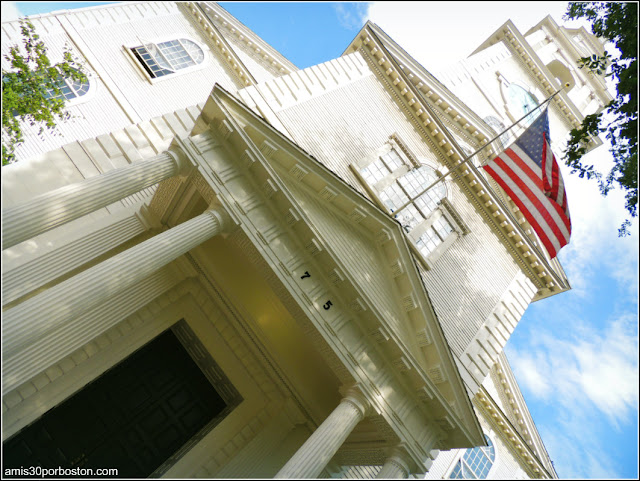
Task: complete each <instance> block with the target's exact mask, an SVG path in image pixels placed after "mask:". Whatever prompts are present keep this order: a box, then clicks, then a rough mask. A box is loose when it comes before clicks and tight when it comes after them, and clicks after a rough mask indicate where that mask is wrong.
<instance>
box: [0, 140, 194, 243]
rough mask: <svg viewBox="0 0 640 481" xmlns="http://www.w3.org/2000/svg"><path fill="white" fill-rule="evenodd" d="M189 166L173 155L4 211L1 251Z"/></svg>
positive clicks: (74, 185)
mask: <svg viewBox="0 0 640 481" xmlns="http://www.w3.org/2000/svg"><path fill="white" fill-rule="evenodd" d="M186 165H187V162H186V161H185V160H183V159H182V160H181V159H180V158H179V156H178V154H176V153H174V152H170V151H167V152H163V153H162V154H159V155H156V156H155V157H152V158H151V159H148V160H144V161H141V162H134V163H133V164H131V165H128V166H126V167H122V168H119V169H115V170H112V171H109V172H107V173H105V174H101V175H97V176H95V177H90V178H88V179H86V180H84V181H82V182H78V183H76V184H71V185H66V186H64V187H61V188H59V189H56V190H52V191H51V192H47V193H45V194H42V195H39V196H37V197H35V198H33V199H31V200H30V201H27V202H24V203H22V204H19V205H16V206H13V207H8V208H6V209H3V210H2V248H3V249H7V248H9V247H11V246H14V245H16V244H19V243H20V242H23V241H25V240H27V239H31V238H32V237H35V236H37V235H39V234H42V233H43V232H47V231H48V230H51V229H53V228H54V227H58V226H60V225H62V224H65V223H67V222H70V221H72V220H74V219H77V218H79V217H82V216H83V215H86V214H89V213H91V212H94V211H96V210H98V209H100V208H102V207H105V206H107V205H109V204H113V203H114V202H117V201H119V200H121V199H124V198H125V197H127V196H129V195H131V194H135V193H136V192H139V191H141V190H142V189H145V188H146V187H149V186H151V185H154V184H157V183H158V182H160V181H162V180H164V179H168V178H169V177H173V176H175V175H177V174H178V173H179V172H180V171H181V170H182V169H184V168H185V167H186Z"/></svg>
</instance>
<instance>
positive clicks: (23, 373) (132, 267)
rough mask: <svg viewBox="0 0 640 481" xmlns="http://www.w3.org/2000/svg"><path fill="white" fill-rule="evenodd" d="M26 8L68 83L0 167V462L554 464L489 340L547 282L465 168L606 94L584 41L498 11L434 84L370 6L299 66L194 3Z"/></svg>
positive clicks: (497, 193)
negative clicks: (543, 116)
mask: <svg viewBox="0 0 640 481" xmlns="http://www.w3.org/2000/svg"><path fill="white" fill-rule="evenodd" d="M31 21H32V22H33V23H34V25H35V26H36V29H37V31H38V32H39V34H40V35H41V37H42V38H43V39H44V41H45V43H46V44H47V46H48V48H49V53H50V57H51V58H52V59H54V60H57V58H56V56H60V55H62V51H63V49H64V47H65V46H68V47H71V48H72V50H73V52H74V54H76V56H78V57H79V58H80V59H81V60H82V61H83V63H84V65H85V66H86V70H87V72H88V81H87V82H86V83H84V84H81V83H72V82H69V81H67V80H65V79H61V82H63V83H64V85H63V86H64V89H63V90H64V92H65V96H66V98H67V99H68V105H69V111H70V112H71V114H72V118H71V119H70V120H69V121H67V122H64V123H61V124H60V125H59V127H58V129H57V133H56V135H49V134H45V135H44V136H42V135H40V136H39V135H38V134H37V132H36V131H35V130H33V131H30V130H28V129H29V127H28V126H25V129H27V133H26V141H25V143H24V144H23V145H21V146H20V147H19V149H18V150H17V156H18V158H19V161H18V162H17V163H15V164H12V165H10V166H7V167H3V169H2V170H3V172H2V173H3V175H2V195H3V203H2V243H3V253H2V255H3V266H2V273H3V274H2V297H3V299H2V302H3V316H2V348H3V354H2V356H3V357H2V382H3V386H2V389H3V415H2V416H3V432H2V435H3V459H4V466H3V469H6V468H19V467H27V466H34V465H38V464H40V465H41V466H42V467H48V468H52V467H58V466H61V467H64V468H69V469H71V468H79V469H85V470H88V469H93V470H96V469H101V468H116V469H118V472H119V475H120V476H127V477H147V476H152V477H160V476H165V477H192V478H195V477H206V478H256V477H258V478H268V477H281V478H282V477H284V478H289V477H310V478H317V477H346V478H348V477H380V478H403V477H425V476H426V477H428V478H468V477H476V478H486V477H490V478H508V479H511V478H518V479H520V478H522V479H524V478H556V477H557V474H556V472H555V470H554V468H553V464H552V463H551V460H550V458H549V455H548V453H547V452H546V450H545V448H544V444H543V442H542V440H541V438H540V436H539V434H538V432H537V430H536V427H535V424H534V420H533V419H532V418H531V416H530V414H529V412H528V410H527V407H526V403H525V402H524V399H523V397H522V395H521V393H520V390H519V388H518V385H517V381H516V380H515V377H514V376H513V373H512V371H511V369H510V367H509V363H508V360H507V358H506V356H505V354H504V352H503V349H504V346H505V344H506V342H507V341H508V339H509V336H510V335H511V333H512V332H513V330H514V329H515V327H516V326H517V323H518V322H519V320H520V318H521V317H522V314H523V313H524V311H525V309H526V308H527V306H528V305H529V303H530V302H544V298H546V297H549V296H552V295H555V294H558V293H561V292H563V291H566V290H567V289H569V288H570V284H569V280H568V279H567V277H566V275H565V274H564V271H563V269H562V266H561V265H560V263H559V262H558V261H557V259H550V258H549V256H548V254H547V253H546V252H545V250H544V248H543V247H542V246H541V244H540V243H539V240H538V239H537V237H536V236H535V233H533V231H532V229H531V226H530V225H529V224H528V223H527V221H526V220H525V219H524V217H523V216H522V213H521V212H520V211H519V210H518V209H517V207H516V206H515V204H513V203H512V202H511V200H510V199H509V198H508V196H506V194H505V193H504V192H503V191H502V190H501V189H500V188H499V187H498V186H497V184H495V183H494V182H493V181H492V180H490V179H489V178H488V177H487V176H486V175H485V174H484V173H483V170H482V169H481V168H480V167H479V166H480V164H481V163H482V162H483V161H485V160H487V159H489V158H491V156H492V155H495V154H496V153H498V152H500V151H501V149H503V147H504V145H505V144H507V143H508V142H509V141H510V139H509V138H508V135H514V136H517V135H518V134H519V133H521V132H522V131H523V128H524V127H523V128H520V130H519V131H518V130H516V131H514V132H513V133H512V134H507V136H500V137H498V138H496V137H497V135H498V134H499V133H500V132H501V130H502V126H504V125H511V123H512V122H514V121H515V120H518V118H520V117H521V116H522V115H524V114H526V113H527V112H528V111H529V110H531V109H532V108H535V106H537V105H538V104H539V103H540V102H542V101H543V100H544V99H546V98H547V97H549V96H550V95H552V94H554V93H555V92H556V91H557V90H558V89H559V88H561V86H563V85H565V87H564V89H563V90H562V92H561V93H560V94H558V95H557V96H556V97H554V99H553V100H552V101H551V102H550V106H549V119H550V124H551V133H552V136H553V137H552V139H551V141H552V147H554V150H556V151H559V150H560V148H561V147H562V142H563V139H564V138H565V136H566V134H567V132H568V131H569V130H570V129H571V128H574V127H575V126H577V125H579V124H580V122H581V119H582V118H583V117H584V115H586V114H588V113H591V112H593V111H596V110H598V109H600V108H602V106H603V105H604V104H606V103H607V102H608V99H609V97H607V95H608V94H606V90H605V88H604V83H603V81H602V79H599V78H597V77H592V76H587V75H585V74H584V73H583V72H581V71H580V70H578V69H576V68H575V67H574V65H575V60H576V59H577V58H578V57H580V56H584V55H583V54H584V53H585V52H601V51H602V45H601V44H600V43H599V42H598V41H597V40H595V38H594V37H592V36H591V35H589V34H588V33H587V32H585V31H584V30H575V31H574V30H568V29H565V28H564V27H560V26H558V25H557V24H555V22H554V21H553V20H552V19H551V18H550V17H547V18H545V19H543V20H542V21H541V22H540V23H539V24H537V25H536V26H534V27H533V28H532V29H531V30H529V31H528V32H526V33H524V34H523V33H521V32H519V31H518V29H517V28H516V27H515V26H514V25H513V24H512V23H511V22H507V23H506V24H505V25H503V26H501V27H500V28H499V29H498V30H496V32H495V34H494V35H492V36H491V37H490V38H489V39H487V41H486V42H484V43H483V44H482V45H481V46H479V47H478V49H477V50H476V51H475V52H474V54H472V55H471V56H470V57H469V58H468V59H466V60H465V61H463V62H461V63H460V64H459V65H458V66H456V67H455V68H454V69H452V70H451V71H449V72H446V73H443V74H439V75H438V78H436V77H435V76H433V75H432V74H431V73H430V72H429V71H428V70H426V69H425V68H424V67H423V66H421V65H420V64H419V63H418V62H416V61H415V60H414V59H413V58H411V57H410V56H409V55H408V54H407V53H406V52H405V51H404V50H403V49H402V47H401V46H400V45H398V44H397V43H396V42H394V41H393V39H392V38H390V37H389V36H388V35H386V34H385V33H384V32H383V31H382V30H381V29H380V28H379V27H378V26H376V25H375V24H372V23H367V24H366V25H364V26H363V28H362V29H361V31H360V32H359V33H358V34H357V36H356V37H355V38H354V40H353V41H352V42H351V44H350V45H348V46H346V50H345V52H344V53H343V55H342V56H340V57H339V58H337V59H334V60H331V61H329V62H326V63H323V64H320V65H317V66H314V67H310V68H307V69H303V70H300V69H297V68H296V67H295V66H294V65H293V64H291V63H290V62H289V61H288V60H286V59H285V58H284V57H283V56H282V55H281V54H280V53H278V52H277V51H276V50H274V49H273V48H272V47H271V46H269V45H268V44H267V43H266V42H265V41H264V40H262V39H261V38H259V37H258V36H257V35H256V34H255V33H253V32H252V31H251V30H250V29H248V28H247V27H246V26H244V25H243V24H242V23H240V22H239V21H238V20H237V19H235V18H233V17H232V16H231V15H230V14H229V13H228V12H226V11H225V10H224V9H223V8H221V7H220V6H218V5H217V4H215V3H212V2H179V3H171V2H139V3H128V4H123V5H112V6H104V7H94V8H88V9H79V10H74V11H69V12H58V13H53V14H48V15H42V16H37V17H33V18H31ZM2 27H3V31H2V35H3V40H2V48H3V50H4V49H6V48H8V46H9V45H11V44H14V43H18V42H19V38H20V37H19V24H18V22H6V23H3V24H2ZM427 67H428V66H427ZM487 144H489V145H487ZM597 144H598V141H597V140H594V142H593V144H592V147H597ZM483 146H484V147H485V148H484V149H483V150H481V151H480V152H478V153H477V154H475V156H474V158H473V159H472V161H471V162H468V163H466V164H463V165H462V166H460V165H459V164H461V163H462V162H463V161H464V159H465V158H467V156H469V155H471V154H473V153H474V152H476V151H478V150H479V149H480V148H481V147H483ZM452 169H457V170H456V171H455V173H454V174H453V175H451V176H446V177H444V178H442V177H443V174H445V173H447V172H448V171H449V170H452ZM431 184H433V187H432V188H430V189H428V190H427V191H426V192H423V190H424V189H425V188H426V187H428V186H430V185H431ZM569 196H570V193H569Z"/></svg>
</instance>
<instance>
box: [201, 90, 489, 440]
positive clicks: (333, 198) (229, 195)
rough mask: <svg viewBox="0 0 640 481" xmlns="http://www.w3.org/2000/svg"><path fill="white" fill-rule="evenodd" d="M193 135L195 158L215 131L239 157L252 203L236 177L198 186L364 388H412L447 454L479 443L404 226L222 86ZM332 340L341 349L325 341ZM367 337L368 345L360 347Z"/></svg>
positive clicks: (225, 171) (214, 176)
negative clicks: (272, 220)
mask: <svg viewBox="0 0 640 481" xmlns="http://www.w3.org/2000/svg"><path fill="white" fill-rule="evenodd" d="M197 126H198V127H197V128H196V129H195V130H194V132H193V134H192V135H193V136H192V137H191V139H192V141H193V145H194V146H195V150H196V151H204V150H206V147H203V148H200V147H198V143H199V140H198V139H199V137H201V138H205V137H207V136H210V135H211V134H210V133H209V132H210V131H213V132H214V135H215V136H216V138H219V139H223V140H222V142H223V144H224V146H225V150H227V151H230V152H234V153H235V155H236V157H237V166H238V167H240V168H241V169H242V170H243V172H244V175H245V176H246V177H247V178H248V179H249V182H250V184H251V185H252V186H253V187H252V188H253V189H254V191H253V192H249V190H251V189H250V188H249V187H248V185H249V184H247V185H245V186H243V187H240V186H239V184H238V186H237V188H236V192H231V190H229V189H228V188H227V187H228V185H230V183H232V182H233V181H230V180H229V179H236V178H237V174H234V173H231V170H232V169H231V167H222V166H217V167H215V168H213V169H211V172H210V175H208V174H207V173H206V172H203V175H204V176H205V177H208V178H209V179H210V181H211V182H212V184H214V185H213V187H214V190H215V189H220V190H222V191H224V193H223V194H220V195H219V197H220V199H221V202H222V203H223V204H225V207H227V208H229V210H230V211H232V214H233V215H235V216H237V217H238V221H239V224H240V225H241V226H243V228H246V229H247V233H248V235H251V236H255V237H254V238H255V239H257V241H256V245H257V246H258V245H259V246H260V248H261V249H263V251H264V255H265V257H268V258H269V259H270V262H272V263H273V264H274V267H275V268H276V271H277V273H278V274H279V275H281V276H282V278H283V280H284V281H286V282H285V283H286V284H287V285H289V286H291V292H292V295H294V297H297V298H298V299H299V300H300V304H301V306H304V307H305V309H307V312H308V314H309V316H310V317H313V318H317V319H318V329H319V331H322V332H323V333H324V334H325V335H326V336H327V338H328V342H329V343H330V344H331V343H333V348H334V349H335V350H336V351H337V354H338V355H339V357H342V358H344V359H345V366H347V367H348V368H349V369H351V370H352V371H353V373H354V377H355V378H356V379H359V381H358V382H362V381H363V380H364V379H365V378H366V375H365V374H364V373H365V371H366V370H367V369H374V368H378V369H384V370H385V371H388V373H389V376H388V377H389V379H391V378H394V381H393V383H395V384H394V386H395V387H394V389H392V390H391V391H392V394H391V395H394V394H396V395H400V392H399V391H401V390H405V387H406V386H410V388H409V391H408V392H409V395H408V396H407V395H406V392H405V393H403V394H402V396H401V397H402V399H403V402H404V403H405V404H406V403H407V402H410V405H411V407H410V410H417V411H420V412H422V413H428V417H431V418H432V419H433V421H434V423H435V424H436V425H438V426H439V427H440V429H441V430H442V431H443V432H446V435H445V438H446V442H445V444H442V445H439V448H440V449H450V448H454V447H466V446H471V445H474V443H477V442H481V439H482V435H481V430H480V427H479V424H478V421H477V418H476V416H475V413H474V411H473V408H472V406H471V402H470V400H469V398H468V395H467V393H466V390H465V387H464V384H463V381H462V379H461V376H460V373H459V372H458V369H457V367H456V363H455V361H454V359H453V357H452V354H451V352H450V349H449V347H448V345H447V342H446V339H445V337H444V335H443V332H442V329H441V327H440V324H439V321H438V319H437V317H436V314H435V311H434V310H433V308H432V306H431V302H430V300H429V298H428V294H427V292H426V290H425V288H424V285H423V284H422V280H421V278H420V275H419V272H418V269H417V267H416V265H415V261H414V258H413V255H412V253H411V251H410V248H409V246H408V244H407V241H406V238H405V235H404V233H403V231H402V229H401V226H400V225H399V224H398V223H397V222H396V221H395V220H394V219H391V218H390V217H388V216H387V215H386V214H385V213H383V212H382V211H381V210H380V209H379V208H378V207H377V206H375V205H374V204H373V203H372V202H371V201H369V200H368V199H367V198H365V197H364V196H362V195H361V194H360V193H358V192H356V191H355V190H354V189H353V188H352V187H350V186H349V185H348V184H346V183H345V182H343V181H342V180H341V179H340V178H338V177H337V176H336V175H335V174H334V173H332V172H331V171H329V170H328V169H327V168H326V167H324V166H323V165H322V164H321V163H320V162H318V161H316V160H315V159H314V158H313V157H311V156H310V155H308V154H307V153H306V152H304V151H303V150H302V149H300V148H299V147H298V146H296V145H295V144H293V143H292V142H291V141H290V140H289V139H287V138H286V137H285V136H283V135H282V134H281V133H279V132H278V131H277V130H275V129H274V128H272V127H271V126H270V125H268V124H267V123H266V122H265V121H264V120H263V119H261V118H259V117H257V116H256V115H255V114H254V113H253V112H252V111H251V110H250V109H248V108H247V107H246V106H244V105H243V104H241V103H240V102H238V101H237V100H236V99H235V98H233V97H232V96H231V95H229V94H228V93H227V92H226V91H225V90H224V89H222V88H220V87H219V86H216V87H215V88H214V90H213V92H212V94H211V96H210V98H209V100H208V101H207V103H206V105H205V107H204V108H203V111H202V116H201V120H200V121H199V122H198V123H197ZM209 129H210V130H209ZM205 143H206V142H205ZM204 170H207V169H204ZM247 199H249V200H247ZM260 203H264V204H267V205H268V208H269V209H270V210H271V212H272V213H273V214H274V215H275V216H276V217H278V218H279V219H280V225H273V224H271V225H268V226H267V221H266V217H265V216H264V215H258V214H255V212H257V210H256V209H255V206H256V205H258V204H260ZM247 206H249V207H251V208H252V209H254V214H252V215H253V217H251V218H250V219H243V216H247V217H250V216H249V214H248V208H247ZM254 228H255V230H256V232H250V231H251V230H252V229H254ZM283 232H286V233H288V234H290V235H292V236H293V237H294V238H295V242H296V243H297V245H298V246H299V247H301V249H300V250H301V251H303V252H304V254H303V255H302V256H299V259H302V258H303V257H304V259H302V260H296V259H294V257H293V256H292V252H293V250H294V248H293V247H286V248H285V246H284V244H285V242H284V240H283V239H284V234H282V233H283ZM289 240H290V239H289ZM278 256H279V257H278ZM287 256H289V258H290V260H289V261H287V260H286V259H285V258H286V257H287ZM276 257H278V259H279V260H276ZM308 266H313V271H312V269H311V268H309V267H308ZM297 289H299V291H297ZM331 316H333V317H331ZM356 328H357V331H354V329H356ZM340 329H342V331H340V332H336V331H339V330H340ZM347 331H349V332H350V333H351V334H347ZM355 332H359V333H360V334H361V335H359V336H358V335H356V334H354V333H355ZM332 335H335V336H334V337H335V338H336V339H333V340H332V339H329V338H331V336H332ZM363 336H364V337H365V338H366V339H365V340H366V343H364V342H359V341H361V340H362V338H363ZM363 346H366V347H363ZM365 360H366V363H367V365H365ZM363 376H364V377H363ZM367 379H369V378H367ZM388 382H389V383H392V382H391V380H389V381H388ZM365 384H367V388H369V387H370V388H371V389H372V393H371V394H372V396H374V397H375V396H376V395H378V396H382V395H381V391H380V389H384V388H385V386H384V383H377V382H375V381H372V380H370V379H369V380H367V381H366V383H365ZM389 385H391V384H389ZM401 386H405V387H401ZM383 397H384V396H383ZM411 399H414V400H415V402H411V401H410V400H411ZM417 411H416V412H417ZM436 413H437V414H436ZM407 419H409V418H407ZM400 424H402V425H406V424H407V423H406V422H405V423H404V424H403V423H400ZM479 440H480V441H479Z"/></svg>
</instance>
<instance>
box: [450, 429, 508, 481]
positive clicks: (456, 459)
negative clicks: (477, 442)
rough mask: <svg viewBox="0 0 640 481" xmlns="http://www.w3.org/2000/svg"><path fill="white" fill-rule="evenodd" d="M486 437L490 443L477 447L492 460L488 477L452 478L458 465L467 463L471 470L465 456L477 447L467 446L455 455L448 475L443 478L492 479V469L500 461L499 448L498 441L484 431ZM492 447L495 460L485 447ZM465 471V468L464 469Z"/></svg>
mask: <svg viewBox="0 0 640 481" xmlns="http://www.w3.org/2000/svg"><path fill="white" fill-rule="evenodd" d="M484 437H485V439H486V440H487V441H488V443H489V444H490V445H489V446H476V448H480V449H481V450H482V453H483V455H484V456H486V457H487V458H488V459H489V460H490V461H491V466H490V467H489V470H488V471H487V474H486V477H484V478H478V477H473V478H467V477H464V476H463V477H462V478H452V477H451V475H452V474H453V471H454V470H455V469H456V467H457V466H458V465H459V464H460V465H461V466H462V465H463V463H464V465H466V466H467V468H468V469H469V470H470V471H471V470H472V469H471V467H470V466H469V464H468V463H467V461H465V459H464V458H465V456H466V454H467V453H469V452H470V451H471V450H473V449H475V448H467V449H461V450H460V451H459V452H458V453H457V454H456V456H455V457H454V459H453V461H452V462H451V464H450V465H449V469H447V471H446V475H445V476H443V479H491V471H492V470H493V467H494V466H495V465H496V464H497V461H498V450H497V449H496V443H495V442H494V441H493V440H492V439H491V437H490V436H489V434H487V433H484ZM488 447H491V448H493V460H491V459H490V458H489V457H488V456H487V454H486V453H485V452H484V449H486V448H488ZM462 472H463V473H464V470H463V471H462ZM473 474H474V475H475V474H476V473H475V472H474V473H473Z"/></svg>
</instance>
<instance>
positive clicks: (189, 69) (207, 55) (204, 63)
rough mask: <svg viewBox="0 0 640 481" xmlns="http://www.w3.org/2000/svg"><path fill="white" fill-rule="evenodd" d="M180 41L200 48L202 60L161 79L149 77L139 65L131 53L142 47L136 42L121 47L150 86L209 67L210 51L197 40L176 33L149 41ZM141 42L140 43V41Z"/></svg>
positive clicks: (156, 42) (155, 42)
mask: <svg viewBox="0 0 640 481" xmlns="http://www.w3.org/2000/svg"><path fill="white" fill-rule="evenodd" d="M180 39H184V40H189V41H190V42H193V43H195V44H196V45H197V46H198V47H200V48H201V49H202V52H203V54H204V59H203V60H202V62H200V63H198V64H196V65H193V66H191V67H187V68H183V69H180V70H176V71H175V72H173V73H171V74H168V75H163V76H162V77H151V75H149V73H148V72H147V70H146V69H145V68H144V65H142V64H141V62H140V60H138V58H137V57H136V56H135V54H134V53H133V49H134V48H136V47H141V46H144V45H139V44H138V43H137V42H132V43H128V44H125V45H123V46H122V48H123V49H124V51H125V52H126V54H127V55H128V57H129V59H131V60H132V61H133V62H134V63H135V64H136V66H137V68H138V70H139V71H140V72H142V74H143V76H144V78H145V79H146V80H147V81H148V82H149V83H151V84H155V83H157V82H161V81H163V80H167V79H169V78H175V77H176V76H179V75H184V74H188V73H191V72H196V71H198V70H202V69H203V68H205V67H206V66H207V65H209V63H210V62H211V58H210V57H211V49H210V48H209V46H208V45H206V44H204V43H202V42H199V41H197V40H195V39H194V38H193V37H189V36H186V35H182V33H177V34H174V35H164V36H162V37H154V38H153V39H150V41H151V42H153V43H154V44H158V43H162V42H169V41H171V40H180ZM141 42H142V41H141Z"/></svg>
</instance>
